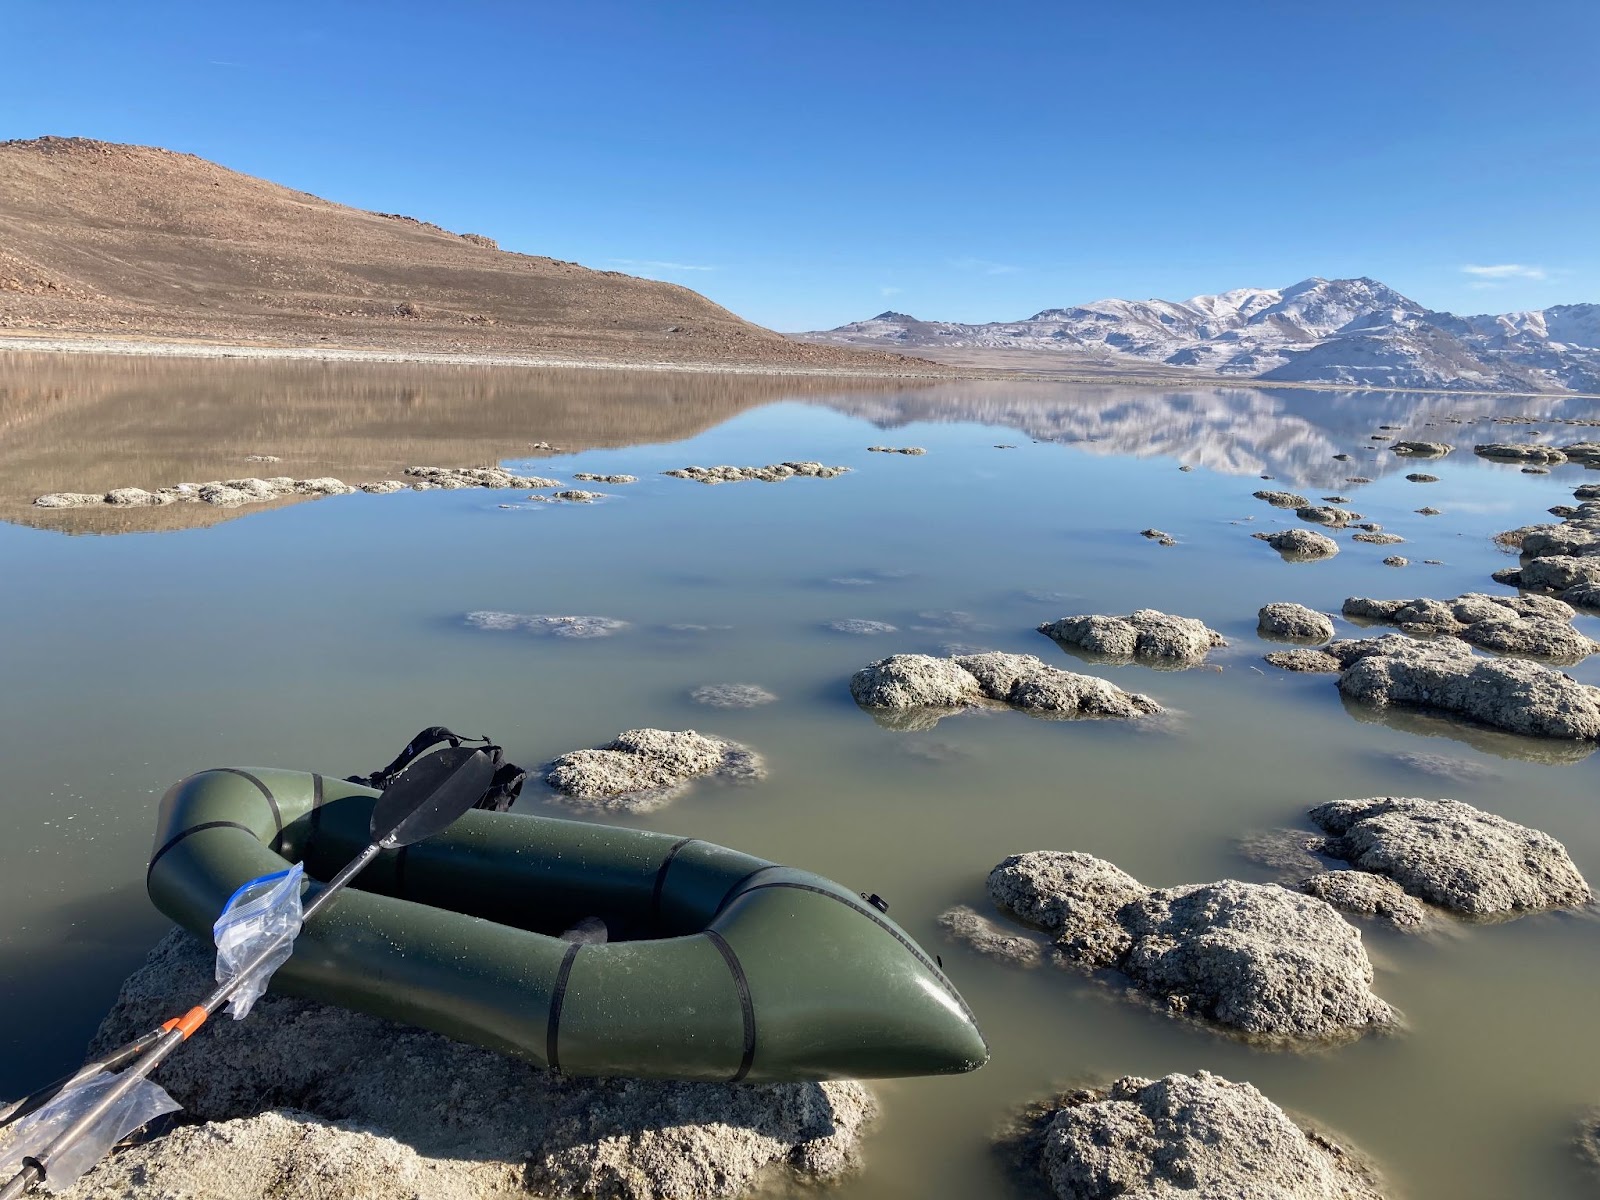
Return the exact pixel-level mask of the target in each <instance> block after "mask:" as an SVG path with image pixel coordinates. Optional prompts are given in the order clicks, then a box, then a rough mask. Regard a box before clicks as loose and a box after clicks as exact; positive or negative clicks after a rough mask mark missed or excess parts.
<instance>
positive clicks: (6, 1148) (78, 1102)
mask: <svg viewBox="0 0 1600 1200" xmlns="http://www.w3.org/2000/svg"><path fill="white" fill-rule="evenodd" d="M121 1078H122V1077H121V1076H120V1075H109V1074H107V1073H106V1072H104V1071H102V1072H100V1074H98V1075H93V1076H90V1077H89V1078H88V1079H86V1080H84V1081H83V1082H82V1083H78V1084H74V1085H73V1086H72V1087H70V1088H68V1089H66V1090H65V1091H64V1092H62V1093H61V1094H60V1095H59V1096H57V1097H56V1098H55V1099H54V1100H52V1101H50V1103H49V1104H46V1105H45V1106H44V1107H43V1108H41V1109H39V1111H38V1112H35V1113H32V1114H31V1115H29V1116H27V1117H24V1118H23V1119H22V1120H20V1121H18V1122H17V1123H16V1124H15V1125H13V1126H12V1127H11V1130H10V1131H9V1132H10V1134H11V1136H10V1137H9V1138H7V1137H5V1135H4V1134H3V1133H0V1179H8V1178H10V1177H11V1176H12V1175H14V1174H16V1173H17V1172H18V1171H20V1170H21V1169H22V1160H23V1159H25V1158H32V1157H37V1156H38V1155H39V1154H40V1152H42V1151H43V1150H44V1149H45V1147H47V1146H48V1145H49V1144H50V1143H51V1142H53V1141H55V1139H56V1138H57V1137H59V1136H60V1135H61V1134H62V1133H63V1132H64V1131H65V1130H66V1128H67V1127H68V1126H69V1125H71V1124H72V1123H73V1122H74V1121H76V1120H77V1119H78V1118H79V1117H81V1116H82V1115H83V1114H84V1113H86V1112H87V1111H88V1110H89V1109H90V1108H91V1107H93V1106H94V1104H95V1103H96V1102H98V1101H99V1100H100V1098H101V1097H102V1096H104V1095H105V1094H106V1092H107V1091H109V1090H110V1089H111V1088H112V1086H114V1085H115V1084H116V1082H117V1081H118V1080H119V1079H121ZM182 1107H183V1106H182V1105H181V1104H179V1103H178V1102H177V1101H176V1100H174V1099H173V1098H172V1097H171V1096H169V1095H167V1093H166V1091H165V1090H164V1089H163V1088H162V1087H161V1085H160V1084H158V1083H155V1082H153V1081H152V1080H149V1079H141V1080H140V1081H139V1082H138V1083H136V1084H134V1085H133V1087H132V1088H130V1089H129V1090H128V1093H127V1094H126V1095H124V1096H121V1097H119V1098H118V1100H117V1102H116V1103H115V1104H113V1105H112V1106H111V1107H110V1108H109V1109H108V1110H107V1111H106V1113H105V1115H104V1116H102V1117H101V1118H100V1120H99V1121H97V1122H96V1123H95V1126H94V1128H92V1129H90V1130H89V1131H88V1132H87V1133H85V1134H84V1135H83V1136H82V1137H81V1138H79V1139H78V1140H77V1141H76V1142H74V1143H73V1144H72V1145H71V1146H68V1147H66V1148H65V1149H64V1150H62V1151H61V1153H59V1154H57V1155H55V1156H54V1157H53V1158H51V1160H50V1164H49V1168H48V1173H47V1174H46V1175H45V1179H44V1186H45V1189H46V1190H47V1191H51V1192H64V1191H66V1190H67V1189H68V1188H70V1187H71V1186H72V1185H73V1184H74V1183H76V1182H78V1179H79V1177H80V1176H82V1175H83V1174H84V1173H85V1172H86V1171H88V1170H89V1168H90V1167H92V1166H94V1165H95V1163H97V1162H99V1161H100V1160H101V1159H102V1158H104V1157H105V1156H106V1154H107V1153H108V1152H109V1151H110V1149H111V1147H113V1146H115V1145H116V1144H117V1143H118V1142H120V1141H121V1140H122V1139H123V1138H125V1137H127V1136H128V1135H129V1134H130V1133H132V1132H133V1131H134V1130H135V1129H138V1128H139V1127H140V1126H142V1125H148V1124H149V1123H150V1122H151V1121H154V1120H155V1119H156V1118H157V1117H160V1116H164V1115H165V1114H167V1113H170V1112H177V1111H178V1110H179V1109H180V1108H182Z"/></svg>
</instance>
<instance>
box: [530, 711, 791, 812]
mask: <svg viewBox="0 0 1600 1200" xmlns="http://www.w3.org/2000/svg"><path fill="white" fill-rule="evenodd" d="M765 774H766V766H765V764H763V762H762V761H761V756H760V755H758V754H756V753H755V751H753V750H751V749H750V748H749V747H748V746H741V745H739V744H738V743H737V742H729V741H724V740H723V739H722V738H714V737H706V736H705V735H704V734H700V733H696V732H695V731H694V730H692V729H683V730H673V729H628V730H625V731H623V732H622V733H619V734H618V735H617V736H616V737H614V738H612V739H611V741H609V742H607V743H606V744H605V745H604V746H601V747H599V748H598V749H595V750H573V751H571V752H570V753H567V754H563V755H561V756H560V757H559V758H556V759H554V760H552V761H551V763H550V764H549V766H547V767H546V768H545V782H546V783H548V784H549V785H550V787H551V789H552V790H554V791H555V792H557V793H559V794H560V795H561V796H563V797H565V798H566V799H567V800H569V801H571V802H572V803H574V804H576V805H579V806H580V807H583V808H590V809H602V810H606V811H610V812H635V813H638V812H650V811H651V810H653V809H657V808H660V807H661V806H662V805H664V804H666V803H667V802H668V801H670V800H671V799H673V797H675V796H677V795H678V794H679V793H681V792H682V791H683V789H684V788H685V787H687V786H688V784H689V781H690V780H692V779H697V778H699V777H701V776H705V775H716V776H720V777H721V778H724V779H729V780H735V781H739V782H749V781H752V780H756V779H760V778H762V777H763V776H765Z"/></svg>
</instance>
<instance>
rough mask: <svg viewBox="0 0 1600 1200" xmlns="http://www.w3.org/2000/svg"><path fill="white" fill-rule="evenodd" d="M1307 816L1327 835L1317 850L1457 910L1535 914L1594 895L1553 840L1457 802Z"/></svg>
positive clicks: (1352, 803) (1391, 800) (1346, 803)
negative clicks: (1384, 877)
mask: <svg viewBox="0 0 1600 1200" xmlns="http://www.w3.org/2000/svg"><path fill="white" fill-rule="evenodd" d="M1311 819H1312V820H1313V821H1315V822H1316V823H1317V824H1318V825H1319V826H1321V827H1322V828H1323V829H1324V830H1326V831H1327V833H1328V834H1329V836H1328V838H1327V839H1326V840H1325V841H1324V842H1323V843H1322V845H1321V847H1319V849H1320V852H1321V853H1323V854H1326V855H1328V856H1329V857H1331V858H1341V859H1344V860H1345V861H1346V862H1348V863H1350V864H1351V865H1352V866H1354V867H1356V868H1357V869H1358V870H1361V871H1371V872H1374V873H1376V874H1378V875H1382V876H1386V877H1388V878H1389V879H1392V880H1394V881H1395V882H1396V883H1398V884H1399V885H1400V886H1401V887H1402V888H1404V889H1405V890H1406V891H1407V892H1408V893H1410V894H1411V895H1413V896H1417V897H1420V898H1421V899H1423V900H1426V901H1428V902H1429V903H1430V904H1437V905H1439V906H1441V907H1443V908H1448V909H1451V910H1453V911H1455V912H1459V913H1466V914H1468V915H1470V916H1477V917H1482V916H1494V915H1499V914H1505V913H1521V912H1537V911H1540V910H1543V909H1550V908H1575V907H1578V906H1581V905H1584V904H1588V903H1589V902H1590V901H1591V900H1593V898H1594V897H1593V894H1592V893H1591V892H1590V890H1589V885H1588V883H1587V882H1585V881H1584V878H1583V876H1582V875H1580V874H1579V873H1578V868H1577V867H1576V866H1575V865H1573V862H1572V859H1571V858H1570V857H1569V856H1568V854H1567V851H1566V848H1565V847H1564V846H1562V844H1561V843H1560V842H1558V841H1556V840H1555V838H1553V837H1551V836H1550V835H1549V834H1547V833H1541V832H1540V831H1539V830H1537V829H1529V828H1528V827H1527V826H1526V825H1518V824H1517V823H1516V822H1515V821H1508V820H1506V819H1505V818H1504V817H1497V816H1495V815H1494V814H1493V813H1487V812H1484V811H1483V810H1482V809H1479V808H1474V807H1473V806H1472V805H1470V804H1464V803H1462V802H1461V801H1459V800H1424V799H1420V798H1418V797H1396V796H1376V797H1373V798H1371V799H1367V800H1335V801H1333V802H1332V803H1330V804H1323V805H1319V806H1318V807H1316V808H1314V809H1312V810H1311ZM1345 874H1349V872H1344V871H1340V872H1336V873H1335V875H1345Z"/></svg>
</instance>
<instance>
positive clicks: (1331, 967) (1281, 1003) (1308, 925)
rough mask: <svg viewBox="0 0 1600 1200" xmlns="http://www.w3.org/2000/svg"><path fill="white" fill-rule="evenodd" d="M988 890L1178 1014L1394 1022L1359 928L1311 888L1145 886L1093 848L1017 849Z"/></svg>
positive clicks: (1277, 1027)
mask: <svg viewBox="0 0 1600 1200" xmlns="http://www.w3.org/2000/svg"><path fill="white" fill-rule="evenodd" d="M988 887H989V896H990V899H992V900H993V901H994V903H995V904H996V906H997V907H999V908H1000V909H1001V911H1003V912H1007V913H1010V914H1012V915H1013V916H1015V917H1017V918H1018V919H1019V920H1021V921H1023V922H1026V923H1029V924H1032V925H1036V926H1040V927H1042V928H1044V929H1046V930H1048V931H1049V932H1050V933H1051V934H1052V935H1053V936H1054V937H1055V941H1056V952H1057V954H1058V956H1059V959H1060V961H1062V962H1063V963H1064V964H1072V965H1076V966H1080V967H1083V968H1085V969H1089V970H1099V969H1113V970H1117V971H1120V972H1121V973H1122V974H1124V975H1126V976H1127V977H1128V978H1129V979H1130V980H1131V981H1132V982H1133V983H1134V985H1135V986H1137V987H1138V988H1140V989H1141V990H1143V991H1146V992H1149V993H1151V994H1153V995H1154V996H1157V997H1160V998H1162V999H1163V1000H1164V1002H1165V1004H1166V1007H1167V1009H1168V1010H1169V1011H1171V1012H1172V1013H1174V1014H1187V1015H1189V1016H1193V1017H1197V1018H1204V1019H1207V1020H1210V1021H1214V1022H1216V1023H1218V1024H1220V1025H1224V1026H1227V1027H1229V1028H1232V1029H1235V1030H1238V1031H1240V1032H1242V1033H1246V1034H1249V1035H1252V1036H1256V1037H1262V1038H1268V1039H1288V1038H1297V1039H1313V1038H1314V1039H1323V1038H1330V1037H1336V1036H1349V1035H1351V1034H1353V1033H1360V1032H1362V1031H1364V1030H1366V1029H1368V1028H1370V1027H1374V1026H1382V1025H1387V1024H1390V1023H1392V1022H1393V1021H1394V1019H1395V1017H1394V1013H1393V1012H1392V1011H1391V1010H1390V1008H1389V1006H1388V1005H1387V1004H1385V1003H1384V1002H1383V1001H1382V1000H1380V999H1379V998H1378V997H1377V996H1375V995H1373V994H1372V963H1371V962H1370V961H1368V959H1367V954H1366V951H1365V950H1364V949H1363V948H1362V945H1361V935H1360V933H1358V932H1357V931H1356V930H1355V929H1354V928H1353V927H1352V926H1351V925H1350V924H1349V923H1348V922H1346V921H1345V920H1344V919H1343V918H1341V917H1340V916H1339V914H1338V913H1336V912H1335V911H1334V910H1333V909H1332V908H1331V907H1329V906H1328V905H1327V904H1326V903H1324V902H1323V901H1321V900H1318V899H1316V898H1315V897H1311V896H1305V895H1300V894H1296V893H1294V892H1291V891H1289V890H1287V889H1285V888H1282V887H1278V886H1277V885H1275V884H1255V883H1241V882H1239V881H1238V880H1233V879H1224V880H1222V881H1220V882H1218V883H1207V884H1195V885H1191V886H1188V887H1176V888H1161V889H1152V888H1147V887H1145V886H1144V885H1143V884H1141V883H1139V881H1138V880H1136V879H1134V878H1133V877H1132V876H1131V875H1129V874H1127V873H1126V872H1125V871H1122V870H1120V869H1119V868H1117V867H1116V866H1114V865H1113V864H1111V863H1108V862H1106V861H1104V860H1103V859H1098V858H1095V857H1093V856H1092V855H1088V854H1080V853H1064V852H1054V851H1035V852H1033V853H1029V854H1014V855H1012V856H1011V857H1010V858H1007V859H1005V860H1004V861H1003V862H1001V863H1000V864H999V865H998V866H996V867H995V868H994V870H993V871H991V872H990V873H989V883H988Z"/></svg>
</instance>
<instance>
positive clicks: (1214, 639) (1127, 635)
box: [1039, 608, 1228, 663]
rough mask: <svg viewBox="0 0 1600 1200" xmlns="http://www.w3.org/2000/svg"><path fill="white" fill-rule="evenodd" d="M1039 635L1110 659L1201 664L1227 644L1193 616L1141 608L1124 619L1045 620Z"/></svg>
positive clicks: (1063, 618)
mask: <svg viewBox="0 0 1600 1200" xmlns="http://www.w3.org/2000/svg"><path fill="white" fill-rule="evenodd" d="M1039 632H1040V633H1042V634H1044V635H1045V636H1046V637H1048V638H1051V639H1053V640H1054V641H1057V642H1060V643H1061V644H1062V645H1065V646H1072V647H1075V648H1076V649H1079V650H1083V651H1086V652H1088V653H1090V654H1094V655H1097V656H1104V657H1106V658H1109V659H1115V660H1122V661H1129V662H1131V661H1133V660H1135V659H1162V660H1166V661H1169V662H1180V663H1198V662H1200V661H1201V660H1202V659H1203V658H1205V656H1206V652H1207V651H1209V650H1211V649H1212V648H1214V647H1216V646H1226V645H1227V644H1228V643H1227V642H1226V641H1225V640H1223V637H1222V635H1221V634H1220V633H1218V632H1217V631H1216V630H1215V629H1211V628H1208V627H1207V626H1206V624H1205V623H1204V622H1203V621H1199V620H1196V619H1195V618H1193V617H1175V616H1172V615H1170V614H1168V613H1164V612H1157V611H1156V610H1155V609H1153V608H1141V609H1139V610H1138V611H1137V612H1132V613H1129V614H1128V615H1127V616H1125V617H1111V616H1104V615H1100V614H1094V615H1088V616H1076V617H1062V618H1061V619H1060V620H1058V621H1046V622H1045V623H1044V624H1042V625H1040V626H1039Z"/></svg>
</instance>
